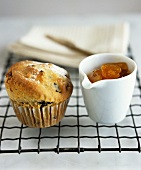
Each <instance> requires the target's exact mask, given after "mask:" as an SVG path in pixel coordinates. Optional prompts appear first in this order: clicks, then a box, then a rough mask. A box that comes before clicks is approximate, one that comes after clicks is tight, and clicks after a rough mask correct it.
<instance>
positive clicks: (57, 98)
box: [5, 60, 73, 127]
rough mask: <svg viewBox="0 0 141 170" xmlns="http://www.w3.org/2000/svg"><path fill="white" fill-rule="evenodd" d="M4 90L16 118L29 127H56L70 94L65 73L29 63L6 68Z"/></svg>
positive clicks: (59, 68) (70, 89)
mask: <svg viewBox="0 0 141 170" xmlns="http://www.w3.org/2000/svg"><path fill="white" fill-rule="evenodd" d="M5 86H6V90H7V93H8V96H9V98H10V99H11V102H12V104H13V108H14V110H15V112H16V114H17V117H18V118H19V120H20V121H21V122H22V123H23V124H26V125H28V126H31V127H47V126H52V125H54V124H56V123H58V122H59V121H60V120H61V118H62V117H63V115H64V112H65V110H66V106H67V103H68V100H69V98H70V96H71V94H72V90H73V85H72V83H71V80H70V76H69V74H68V72H67V71H66V70H65V69H63V68H61V67H58V66H56V65H54V64H51V63H41V62H36V61H28V60H26V61H21V62H17V63H15V64H14V65H12V66H11V67H10V68H9V70H8V72H7V73H6V79H5ZM54 117H55V118H56V119H54ZM52 119H53V120H52ZM31 120H32V121H31ZM52 121H53V122H52Z"/></svg>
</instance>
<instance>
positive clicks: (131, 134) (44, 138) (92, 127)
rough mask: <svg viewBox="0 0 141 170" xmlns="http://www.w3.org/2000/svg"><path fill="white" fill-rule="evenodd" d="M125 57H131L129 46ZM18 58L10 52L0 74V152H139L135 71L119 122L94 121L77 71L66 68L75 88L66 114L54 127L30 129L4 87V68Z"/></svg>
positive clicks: (140, 105) (140, 94) (140, 102)
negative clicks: (130, 98) (126, 105)
mask: <svg viewBox="0 0 141 170" xmlns="http://www.w3.org/2000/svg"><path fill="white" fill-rule="evenodd" d="M128 56H129V57H130V58H132V59H134V57H133V55H132V53H131V49H130V48H129V54H128ZM21 59H22V58H21V57H19V56H15V55H14V54H9V56H8V58H7V60H6V62H5V66H4V68H3V71H2V74H1V81H0V153H19V154H20V153H24V152H28V153H29V152H37V153H40V152H55V153H57V154H59V153H61V152H76V153H81V152H94V151H96V152H104V151H109V152H110V151H118V152H123V151H137V152H140V151H141V147H140V140H141V84H140V77H139V73H138V72H137V78H136V85H135V89H134V94H133V97H132V101H131V104H130V107H129V111H128V113H127V116H126V118H125V119H124V120H123V121H122V122H120V123H118V124H113V125H104V124H99V123H95V122H93V121H92V120H91V119H90V118H89V117H88V115H87V112H86V109H85V105H84V103H83V97H82V93H81V90H80V85H79V79H78V71H77V70H76V69H71V68H66V69H67V70H68V71H69V73H70V75H71V79H72V82H73V85H74V91H73V94H72V97H71V99H70V102H69V105H68V108H67V111H66V114H65V117H64V118H63V120H62V121H61V122H60V123H59V124H57V125H55V126H53V127H49V128H44V129H40V128H29V127H26V126H24V125H22V124H21V123H20V122H19V121H18V119H17V118H16V116H15V114H14V111H13V109H12V106H11V104H10V101H9V98H8V96H7V93H6V90H5V86H4V76H5V73H6V71H7V69H8V68H9V67H10V65H12V64H13V63H15V62H17V61H20V60H21ZM117 109H118V108H117Z"/></svg>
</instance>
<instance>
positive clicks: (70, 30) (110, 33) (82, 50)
mask: <svg viewBox="0 0 141 170" xmlns="http://www.w3.org/2000/svg"><path fill="white" fill-rule="evenodd" d="M128 43H129V24H128V23H118V24H104V25H93V26H63V27H61V26H58V27H49V26H48V27H41V26H40V27H37V26H36V27H33V28H32V29H31V30H30V31H29V33H27V35H25V36H23V37H22V38H21V39H20V40H19V41H18V42H15V43H13V44H11V45H10V46H9V48H8V49H9V51H11V52H14V53H17V54H20V55H24V56H30V57H34V58H38V59H42V60H44V61H48V62H53V63H55V64H60V65H64V66H70V67H78V65H79V63H80V61H81V60H82V59H83V58H85V57H87V56H88V55H91V54H95V53H104V52H113V53H124V54H125V53H126V52H127V46H128Z"/></svg>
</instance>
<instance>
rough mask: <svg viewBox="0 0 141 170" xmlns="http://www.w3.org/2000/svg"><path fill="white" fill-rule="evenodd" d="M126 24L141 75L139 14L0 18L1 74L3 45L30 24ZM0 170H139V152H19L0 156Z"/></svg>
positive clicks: (140, 20) (30, 25)
mask: <svg viewBox="0 0 141 170" xmlns="http://www.w3.org/2000/svg"><path fill="white" fill-rule="evenodd" d="M121 21H128V22H129V23H130V26H131V37H130V42H131V43H130V44H131V46H132V52H133V55H134V57H135V61H136V62H137V65H138V70H139V74H140V75H141V45H140V41H141V14H134V15H133V14H132V15H115V16H113V15H109V16H105V15H103V16H102V15H101V16H100V15H98V16H92V15H87V16H68V17H67V16H62V17H57V16H54V17H44V18H38V17H37V18H18V17H17V18H0V75H1V71H2V69H3V64H4V63H5V59H6V56H7V50H6V46H7V45H8V44H9V43H11V42H14V41H16V40H18V39H19V38H20V37H21V36H23V35H24V34H25V33H27V31H28V30H29V29H30V28H31V27H32V26H33V25H72V24H75V25H80V24H81V25H84V24H94V23H111V22H121ZM0 169H1V170H3V169H4V170H12V169H14V170H15V169H17V170H19V169H21V170H22V169H23V170H24V169H30V170H32V169H34V170H40V169H42V170H44V169H50V170H51V169H77V170H78V169H81V170H82V169H96V170H99V169H104V170H105V169H108V170H110V169H111V170H121V169H124V170H126V169H128V170H132V169H136V170H138V169H141V154H140V153H138V152H122V153H118V152H102V153H98V152H93V153H92V152H84V153H80V154H77V153H60V154H56V153H51V152H50V153H40V154H37V153H22V154H20V155H19V154H0Z"/></svg>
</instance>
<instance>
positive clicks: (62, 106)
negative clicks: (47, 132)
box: [11, 99, 69, 128]
mask: <svg viewBox="0 0 141 170" xmlns="http://www.w3.org/2000/svg"><path fill="white" fill-rule="evenodd" d="M11 102H12V106H13V109H14V112H15V114H16V116H17V118H18V119H19V121H20V122H21V123H22V124H24V125H26V126H29V127H36V128H45V127H50V126H53V125H55V124H57V123H59V122H60V121H61V119H62V118H63V117H64V114H65V111H66V108H67V105H68V102H69V99H67V100H65V101H63V102H60V103H59V104H56V105H53V106H43V107H42V106H41V107H39V108H36V107H24V106H19V105H17V103H16V102H14V101H12V100H11Z"/></svg>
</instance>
